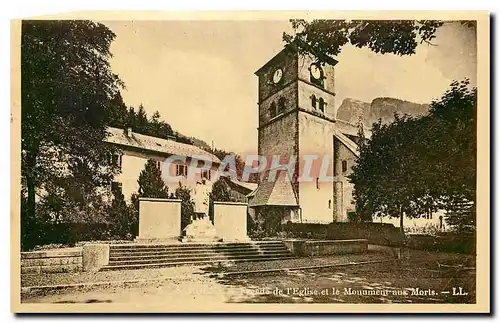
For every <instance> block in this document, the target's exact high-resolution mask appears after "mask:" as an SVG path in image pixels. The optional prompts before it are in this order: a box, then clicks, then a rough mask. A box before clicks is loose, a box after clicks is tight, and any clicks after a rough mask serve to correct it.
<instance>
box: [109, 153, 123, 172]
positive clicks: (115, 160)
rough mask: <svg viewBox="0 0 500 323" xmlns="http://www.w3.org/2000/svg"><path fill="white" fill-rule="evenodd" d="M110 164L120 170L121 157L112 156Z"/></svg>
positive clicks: (119, 155) (117, 155) (118, 155)
mask: <svg viewBox="0 0 500 323" xmlns="http://www.w3.org/2000/svg"><path fill="white" fill-rule="evenodd" d="M111 163H112V164H113V165H116V166H118V168H119V169H120V170H121V169H122V155H121V154H113V156H112V157H111Z"/></svg>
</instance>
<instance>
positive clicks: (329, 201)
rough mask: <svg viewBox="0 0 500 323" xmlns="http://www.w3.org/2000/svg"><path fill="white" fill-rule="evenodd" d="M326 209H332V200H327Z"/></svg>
mask: <svg viewBox="0 0 500 323" xmlns="http://www.w3.org/2000/svg"><path fill="white" fill-rule="evenodd" d="M328 208H329V209H331V208H332V200H328Z"/></svg>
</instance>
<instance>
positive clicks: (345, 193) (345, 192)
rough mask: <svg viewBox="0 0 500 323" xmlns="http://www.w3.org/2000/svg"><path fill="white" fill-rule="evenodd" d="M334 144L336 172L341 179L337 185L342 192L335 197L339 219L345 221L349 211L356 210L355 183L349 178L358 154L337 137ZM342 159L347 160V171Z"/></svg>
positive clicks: (338, 179)
mask: <svg viewBox="0 0 500 323" xmlns="http://www.w3.org/2000/svg"><path fill="white" fill-rule="evenodd" d="M334 146H335V147H334V150H335V153H334V157H335V161H334V164H335V166H334V172H335V176H336V179H337V181H339V183H337V184H336V185H337V186H336V187H337V190H340V192H341V194H339V193H337V194H338V195H337V198H336V199H335V204H336V205H335V207H336V210H337V211H336V213H337V221H341V222H345V221H347V220H348V218H347V214H348V212H350V211H355V209H356V207H355V204H354V199H353V189H354V185H353V184H352V183H350V182H349V179H348V178H347V176H349V175H350V174H351V173H352V167H353V166H354V165H355V163H356V156H355V155H354V153H353V152H352V151H350V150H349V149H348V148H347V147H346V146H344V144H342V142H340V140H338V139H335V144H334ZM342 161H346V162H347V170H346V171H345V172H343V171H342Z"/></svg>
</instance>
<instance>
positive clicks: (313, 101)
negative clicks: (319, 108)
mask: <svg viewBox="0 0 500 323" xmlns="http://www.w3.org/2000/svg"><path fill="white" fill-rule="evenodd" d="M316 101H317V99H316V95H314V94H313V95H311V106H312V107H313V109H314V110H316Z"/></svg>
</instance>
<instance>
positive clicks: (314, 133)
mask: <svg viewBox="0 0 500 323" xmlns="http://www.w3.org/2000/svg"><path fill="white" fill-rule="evenodd" d="M294 46H295V44H294V43H292V44H289V45H287V46H285V48H284V49H283V50H282V51H281V52H279V53H278V54H277V55H275V56H274V57H273V58H272V59H271V60H269V61H268V62H267V63H266V64H265V65H264V66H262V67H261V68H260V69H259V70H258V71H257V72H256V73H255V74H256V75H257V76H258V78H259V92H258V93H259V98H258V105H259V127H258V153H259V155H261V156H265V157H266V158H267V159H268V164H269V160H270V158H272V156H274V155H280V156H282V157H283V158H284V159H287V158H291V157H292V156H296V158H297V162H296V164H295V171H294V172H293V174H292V175H291V176H290V177H291V181H292V186H293V188H294V190H295V194H296V195H297V199H298V203H299V205H300V212H301V214H302V216H301V217H302V218H301V219H300V221H302V222H304V221H305V222H308V221H310V222H326V223H329V222H332V221H336V220H338V219H337V218H338V216H337V215H336V213H338V210H337V211H336V205H337V204H338V203H337V202H338V198H337V197H336V196H335V192H334V190H335V185H334V183H333V182H332V181H330V182H327V181H320V174H319V172H320V166H321V163H322V162H323V159H324V158H327V159H329V160H327V161H326V162H325V163H326V168H327V173H328V174H330V175H332V174H333V171H334V170H333V168H334V167H333V165H334V161H333V154H334V144H333V140H334V139H333V136H334V131H335V104H334V103H335V82H334V81H335V79H334V72H335V70H334V69H335V65H336V64H337V61H336V60H335V59H333V58H331V57H322V59H321V62H318V61H317V60H316V58H314V57H313V56H312V55H307V54H301V53H299V52H298V51H297V49H296V47H294ZM305 155H315V156H317V158H318V160H317V161H315V162H314V164H313V167H312V171H311V174H310V176H311V178H312V179H311V180H309V181H302V180H300V179H301V177H300V175H301V174H300V173H301V172H302V168H303V166H304V160H305V158H304V157H305ZM306 158H308V157H306ZM297 221H298V220H297Z"/></svg>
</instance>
